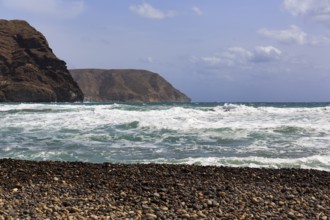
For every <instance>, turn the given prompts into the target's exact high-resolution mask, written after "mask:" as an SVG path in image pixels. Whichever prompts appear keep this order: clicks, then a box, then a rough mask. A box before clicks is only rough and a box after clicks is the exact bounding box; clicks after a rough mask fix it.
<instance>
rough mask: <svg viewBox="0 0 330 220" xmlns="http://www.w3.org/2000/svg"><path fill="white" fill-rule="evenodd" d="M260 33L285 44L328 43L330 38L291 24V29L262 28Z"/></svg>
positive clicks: (315, 44)
mask: <svg viewBox="0 0 330 220" xmlns="http://www.w3.org/2000/svg"><path fill="white" fill-rule="evenodd" d="M258 34H260V35H262V36H263V37H267V38H270V39H274V40H276V41H278V42H279V43H283V44H300V45H306V44H308V45H313V46H317V45H328V44H330V38H329V37H327V36H322V35H320V36H313V35H309V34H307V33H305V32H304V31H302V30H301V29H300V28H299V27H297V26H295V25H291V26H290V28H289V29H285V30H271V29H267V28H262V29H260V30H258Z"/></svg>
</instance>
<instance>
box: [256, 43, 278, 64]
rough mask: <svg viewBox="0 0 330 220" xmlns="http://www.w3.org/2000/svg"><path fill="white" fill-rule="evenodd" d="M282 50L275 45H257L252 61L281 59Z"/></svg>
mask: <svg viewBox="0 0 330 220" xmlns="http://www.w3.org/2000/svg"><path fill="white" fill-rule="evenodd" d="M281 54H282V51H280V50H279V49H277V48H276V47H273V46H266V47H262V46H259V47H256V48H255V50H254V52H253V56H252V57H251V61H253V62H269V61H274V60H278V59H280V57H281Z"/></svg>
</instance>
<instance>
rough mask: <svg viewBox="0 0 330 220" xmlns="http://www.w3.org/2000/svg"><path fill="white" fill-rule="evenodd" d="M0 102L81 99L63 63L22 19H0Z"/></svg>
mask: <svg viewBox="0 0 330 220" xmlns="http://www.w3.org/2000/svg"><path fill="white" fill-rule="evenodd" d="M0 101H1V102H56V101H57V102H75V101H83V93H82V92H81V90H80V88H79V86H78V84H77V83H76V82H75V81H74V80H73V78H72V77H71V75H70V73H69V71H68V70H67V68H66V63H65V62H64V61H62V60H59V59H58V58H57V57H56V56H55V55H54V53H53V52H52V49H51V48H49V46H48V43H47V40H46V38H45V37H44V36H43V35H42V34H41V33H40V32H38V31H37V30H36V29H34V28H33V27H31V26H30V25H29V24H28V23H27V22H25V21H21V20H11V21H7V20H0Z"/></svg>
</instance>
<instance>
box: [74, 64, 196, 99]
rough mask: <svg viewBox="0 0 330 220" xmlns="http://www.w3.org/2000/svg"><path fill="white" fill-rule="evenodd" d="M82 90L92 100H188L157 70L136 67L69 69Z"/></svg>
mask: <svg viewBox="0 0 330 220" xmlns="http://www.w3.org/2000/svg"><path fill="white" fill-rule="evenodd" d="M70 73H71V75H72V77H73V78H74V79H75V80H76V82H77V83H78V85H79V87H80V88H81V90H82V91H83V93H84V96H85V101H95V102H190V101H191V100H190V98H189V97H187V96H186V95H185V94H183V93H182V92H180V91H179V90H177V89H175V88H174V87H173V86H172V85H171V84H170V83H169V82H167V81H166V80H165V79H164V78H163V77H161V76H160V75H159V74H157V73H153V72H150V71H146V70H135V69H117V70H114V69H113V70H104V69H75V70H70Z"/></svg>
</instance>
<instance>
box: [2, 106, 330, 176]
mask: <svg viewBox="0 0 330 220" xmlns="http://www.w3.org/2000/svg"><path fill="white" fill-rule="evenodd" d="M0 158H13V159H24V160H36V161H43V160H55V161H82V162H92V163H103V162H108V163H126V164H131V163H142V164H145V163H169V164H195V165H202V166H207V165H212V166H230V167H255V168H298V169H317V170H325V171H330V103H202V102H201V103H197V102H192V103H156V104H155V103H92V102H90V103H88V102H84V103H47V104H45V103H1V104H0Z"/></svg>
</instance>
